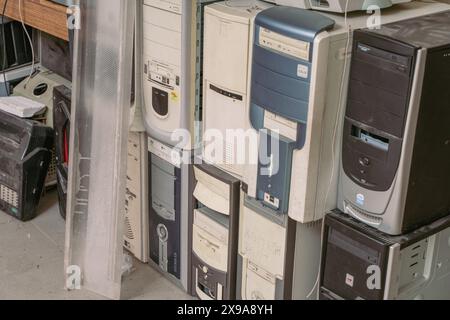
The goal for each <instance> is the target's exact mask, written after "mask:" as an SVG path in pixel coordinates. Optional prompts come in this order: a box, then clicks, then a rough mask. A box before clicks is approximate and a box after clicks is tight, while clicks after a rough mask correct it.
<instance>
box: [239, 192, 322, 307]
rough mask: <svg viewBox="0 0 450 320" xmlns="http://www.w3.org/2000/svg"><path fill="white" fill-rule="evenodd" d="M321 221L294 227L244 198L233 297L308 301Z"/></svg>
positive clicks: (317, 261) (311, 295)
mask: <svg viewBox="0 0 450 320" xmlns="http://www.w3.org/2000/svg"><path fill="white" fill-rule="evenodd" d="M321 230H322V222H321V221H318V222H313V223H309V224H300V223H297V222H295V221H294V220H292V219H291V218H289V217H288V216H287V215H278V214H277V213H276V212H275V211H274V210H271V209H269V208H267V207H265V206H264V205H262V204H261V202H259V201H256V200H255V199H252V198H250V197H248V196H246V195H245V196H244V200H243V209H242V211H241V215H240V232H239V256H238V272H239V273H238V283H237V298H238V299H242V300H292V299H294V300H306V299H314V298H315V296H316V295H315V294H314V293H315V292H316V291H317V289H316V285H315V283H316V279H318V269H319V266H320V236H321Z"/></svg>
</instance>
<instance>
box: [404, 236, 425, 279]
mask: <svg viewBox="0 0 450 320" xmlns="http://www.w3.org/2000/svg"><path fill="white" fill-rule="evenodd" d="M427 252H428V239H426V240H423V241H421V242H418V243H416V244H414V245H412V246H410V247H408V248H406V249H404V250H403V251H402V256H401V257H402V272H401V275H400V278H401V279H400V287H405V286H409V285H411V284H412V283H415V282H417V281H421V280H422V279H423V278H424V277H425V265H426V260H427Z"/></svg>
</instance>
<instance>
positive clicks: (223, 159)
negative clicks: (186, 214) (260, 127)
mask: <svg viewBox="0 0 450 320" xmlns="http://www.w3.org/2000/svg"><path fill="white" fill-rule="evenodd" d="M270 7H271V5H270V4H267V3H264V2H262V1H257V0H254V1H244V2H241V1H229V2H218V3H214V4H211V5H208V6H207V7H206V9H205V19H204V28H205V29H204V47H203V51H204V59H203V61H204V66H203V160H204V161H206V162H208V163H210V164H212V165H215V166H217V167H220V168H221V169H222V170H225V171H227V172H229V173H230V174H232V175H234V176H237V177H239V178H241V179H242V177H243V176H244V170H245V167H246V166H245V164H246V163H247V161H248V160H249V159H248V158H249V155H248V153H247V152H246V151H247V150H248V149H249V142H248V141H247V140H246V134H247V130H248V129H249V122H248V117H247V114H248V107H249V102H250V86H249V85H250V74H251V69H250V67H251V61H252V48H253V35H254V25H253V22H254V19H255V17H256V15H257V14H258V13H259V12H261V11H262V10H264V9H267V8H270ZM255 152H257V151H255ZM239 153H242V154H239Z"/></svg>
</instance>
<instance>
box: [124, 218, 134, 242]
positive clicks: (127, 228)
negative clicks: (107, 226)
mask: <svg viewBox="0 0 450 320" xmlns="http://www.w3.org/2000/svg"><path fill="white" fill-rule="evenodd" d="M125 237H126V238H127V239H129V240H134V232H133V227H132V226H131V222H130V218H129V217H125Z"/></svg>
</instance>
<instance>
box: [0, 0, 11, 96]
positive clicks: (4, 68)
mask: <svg viewBox="0 0 450 320" xmlns="http://www.w3.org/2000/svg"><path fill="white" fill-rule="evenodd" d="M7 5H8V0H5V3H4V4H3V10H2V32H1V34H2V39H1V41H3V62H2V64H3V66H2V67H3V70H2V71H3V81H4V82H3V84H4V85H5V90H6V95H7V96H9V86H8V82H7V80H6V64H7V62H8V61H7V59H6V56H7V54H8V53H7V50H6V35H5V12H6V7H7Z"/></svg>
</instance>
